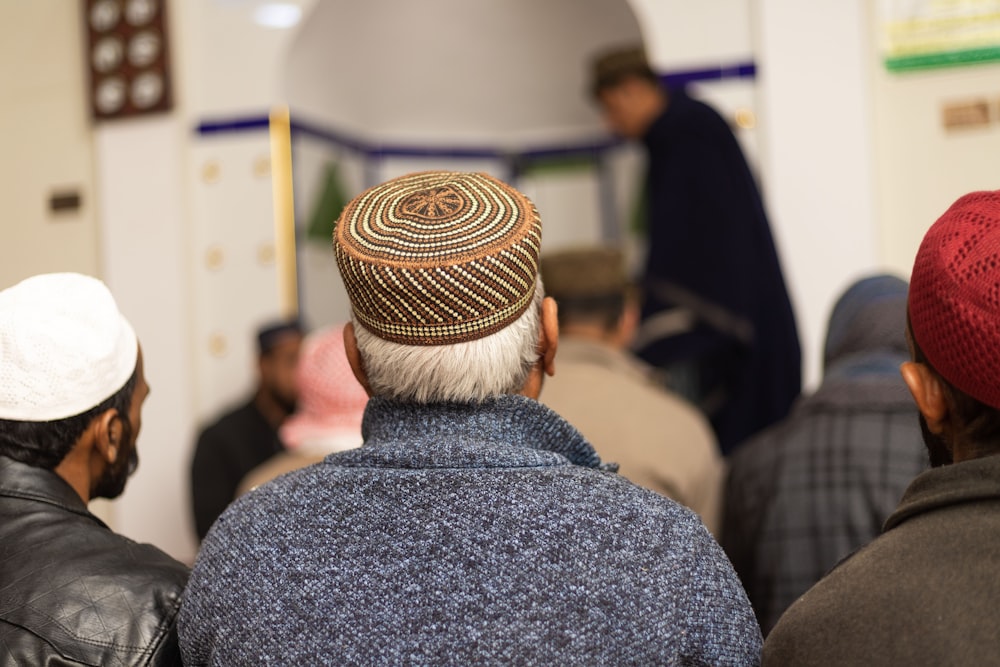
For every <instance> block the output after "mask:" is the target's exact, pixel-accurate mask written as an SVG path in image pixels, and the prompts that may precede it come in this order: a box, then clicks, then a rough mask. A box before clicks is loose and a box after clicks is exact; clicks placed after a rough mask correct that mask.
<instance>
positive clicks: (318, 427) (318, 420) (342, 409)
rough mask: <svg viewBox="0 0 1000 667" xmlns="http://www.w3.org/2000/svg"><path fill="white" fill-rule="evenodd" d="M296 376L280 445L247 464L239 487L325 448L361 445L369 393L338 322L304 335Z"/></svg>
mask: <svg viewBox="0 0 1000 667" xmlns="http://www.w3.org/2000/svg"><path fill="white" fill-rule="evenodd" d="M295 379H296V384H297V386H298V389H299V400H298V405H297V407H296V409H295V414H293V415H292V416H291V417H289V418H288V419H287V420H286V421H285V423H284V424H283V425H282V427H281V429H280V431H279V435H280V436H281V441H282V443H284V445H285V450H284V451H282V452H279V453H277V454H275V455H274V456H272V457H271V458H270V459H268V460H267V461H265V462H264V463H262V464H261V465H259V466H257V467H256V468H254V469H253V470H251V471H250V473H249V474H247V476H246V477H245V478H244V479H243V482H242V483H241V484H240V492H241V493H243V492H246V491H249V490H250V489H253V488H255V487H257V486H260V485H261V484H263V483H264V482H267V481H269V480H272V479H274V478H275V477H277V476H278V475H282V474H284V473H286V472H289V471H291V470H295V469H297V468H301V467H303V466H307V465H309V464H310V463H316V462H318V461H321V460H322V459H323V458H324V457H325V456H326V455H327V454H332V453H333V452H342V451H344V450H346V449H353V448H355V447H359V446H361V442H362V438H361V419H362V417H363V416H364V413H365V405H367V404H368V394H367V393H366V392H365V389H364V387H362V386H361V385H360V384H359V383H358V381H357V379H356V378H355V377H354V373H353V372H352V371H351V366H350V364H348V363H347V356H346V354H345V352H344V325H343V324H338V325H335V326H331V327H328V328H326V329H323V330H321V331H318V332H315V333H312V334H309V336H307V337H306V339H305V342H303V344H302V353H301V355H300V356H299V363H298V366H297V367H296V371H295Z"/></svg>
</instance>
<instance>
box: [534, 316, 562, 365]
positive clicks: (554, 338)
mask: <svg viewBox="0 0 1000 667" xmlns="http://www.w3.org/2000/svg"><path fill="white" fill-rule="evenodd" d="M540 334H541V335H540V336H539V339H538V346H539V349H538V352H539V354H540V355H541V357H542V369H543V370H544V371H545V374H546V375H548V376H550V377H551V376H552V375H555V372H556V349H558V347H559V306H558V304H556V300H555V299H553V298H552V297H550V296H547V297H545V298H544V299H542V317H541V332H540Z"/></svg>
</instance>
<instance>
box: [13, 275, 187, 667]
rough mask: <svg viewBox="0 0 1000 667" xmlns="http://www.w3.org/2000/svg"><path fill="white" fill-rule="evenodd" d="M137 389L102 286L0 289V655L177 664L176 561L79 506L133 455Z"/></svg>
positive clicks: (119, 475)
mask: <svg viewBox="0 0 1000 667" xmlns="http://www.w3.org/2000/svg"><path fill="white" fill-rule="evenodd" d="M148 394H149V387H148V386H147V384H146V379H145V377H144V375H143V368H142V355H141V353H140V351H139V347H138V343H137V341H136V337H135V333H134V332H133V330H132V327H131V326H130V325H129V323H128V322H127V321H126V320H125V318H124V317H123V316H122V315H121V314H120V313H119V312H118V308H117V306H116V305H115V302H114V299H113V298H112V296H111V294H110V293H109V292H108V290H107V288H106V287H105V286H104V284H103V283H101V282H100V281H98V280H96V279H94V278H90V277H87V276H82V275H79V274H70V273H64V274H48V275H40V276H35V277H33V278H29V279H27V280H25V281H23V282H21V283H19V284H17V285H15V286H14V287H10V288H8V289H6V290H3V291H2V292H0V663H3V664H5V665H7V664H11V665H52V666H55V665H179V664H180V653H179V651H178V647H177V631H176V618H177V610H178V607H179V606H180V599H181V591H182V589H183V587H184V584H185V581H186V580H187V575H188V570H187V568H186V567H185V566H184V565H182V564H181V563H178V562H177V561H175V560H174V559H172V558H170V557H169V556H167V555H166V554H165V553H163V552H162V551H160V550H159V549H156V548H155V547H152V546H150V545H148V544H136V543H135V542H133V541H131V540H129V539H127V538H125V537H122V536H120V535H116V534H115V533H113V532H111V530H110V529H109V528H108V527H107V526H106V525H105V524H104V523H103V522H102V521H101V520H100V519H98V518H97V517H96V516H94V515H93V514H91V513H90V512H88V511H87V503H89V502H90V500H91V499H92V498H99V497H100V498H116V497H118V495H119V494H121V492H122V490H123V489H124V488H125V482H126V480H127V479H128V476H129V475H130V474H131V473H132V472H133V471H134V470H135V468H136V466H137V465H138V456H137V453H136V439H137V438H138V436H139V428H140V426H141V418H140V411H141V408H142V404H143V401H144V400H145V399H146V396H147V395H148Z"/></svg>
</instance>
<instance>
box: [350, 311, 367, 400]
mask: <svg viewBox="0 0 1000 667" xmlns="http://www.w3.org/2000/svg"><path fill="white" fill-rule="evenodd" d="M344 351H345V352H346V353H347V363H349V364H350V365H351V371H352V372H353V373H354V377H355V378H357V380H358V382H359V383H360V384H361V386H362V387H364V389H365V393H367V394H368V397H369V398H371V395H372V388H371V387H370V386H369V385H368V374H367V373H365V364H364V361H363V360H362V359H361V351H360V350H358V339H357V337H355V335H354V323H353V322H348V323H347V324H345V325H344Z"/></svg>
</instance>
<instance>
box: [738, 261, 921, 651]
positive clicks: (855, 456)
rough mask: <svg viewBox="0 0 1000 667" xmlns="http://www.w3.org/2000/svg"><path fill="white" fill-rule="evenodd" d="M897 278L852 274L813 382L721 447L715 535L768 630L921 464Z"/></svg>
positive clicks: (863, 539) (865, 533)
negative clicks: (905, 371) (735, 446)
mask: <svg viewBox="0 0 1000 667" xmlns="http://www.w3.org/2000/svg"><path fill="white" fill-rule="evenodd" d="M906 294H907V284H906V282H905V281H903V280H900V279H899V278H897V277H895V276H890V275H876V276H870V277H866V278H863V279H861V280H858V281H856V282H855V283H854V284H852V285H851V286H850V287H849V288H848V289H847V290H846V291H845V292H844V294H843V295H842V296H841V297H840V298H839V299H838V300H837V303H836V305H835V306H834V308H833V312H832V314H831V315H830V322H829V326H828V328H827V335H826V345H825V350H824V375H823V383H822V384H821V385H820V387H819V389H817V390H816V391H815V392H814V393H813V394H812V395H811V396H808V397H806V398H803V399H802V400H800V401H799V402H798V403H797V404H796V406H795V408H794V409H793V410H792V413H791V414H790V415H789V416H788V417H787V418H786V419H785V420H784V421H783V422H781V423H780V424H777V425H775V426H773V427H771V428H769V429H767V430H766V431H764V432H763V433H761V434H759V435H758V436H757V437H755V438H754V439H753V440H751V441H750V442H748V443H746V444H745V445H743V446H742V447H740V448H739V450H737V451H736V452H735V453H734V454H733V455H732V457H731V458H730V462H729V463H730V465H729V481H728V484H727V487H726V502H725V520H724V523H723V531H722V540H721V542H722V546H723V547H724V548H725V549H726V553H728V554H729V558H730V560H732V562H733V566H734V567H735V568H736V571H737V572H738V573H739V575H740V578H741V579H742V580H743V586H744V587H745V588H746V591H747V596H748V597H749V598H750V602H751V603H752V604H753V606H754V611H755V612H756V613H757V620H758V621H760V624H761V629H762V630H763V631H764V634H765V635H766V634H767V633H768V632H769V631H770V630H771V628H772V627H774V624H775V623H776V622H777V621H778V617H780V616H781V614H782V613H783V612H784V611H785V609H787V608H788V606H789V605H790V604H791V603H792V602H794V601H795V599H796V598H797V597H799V596H800V595H802V594H803V593H804V592H806V590H807V589H808V588H809V587H810V586H812V585H813V584H815V583H816V582H817V581H819V579H820V578H821V577H822V576H823V575H824V574H826V573H827V572H828V571H829V570H830V568H832V567H833V566H834V565H836V564H837V562H839V561H840V560H841V559H842V558H844V557H845V556H847V555H848V554H850V553H851V552H853V551H854V550H855V549H858V548H859V547H861V546H864V545H865V544H867V543H868V542H870V541H871V540H873V539H874V538H875V537H877V536H878V534H879V533H880V532H881V530H882V524H883V523H884V522H885V520H886V519H887V518H888V517H889V515H890V514H891V513H892V511H893V510H894V509H895V508H896V505H897V504H898V503H899V499H900V497H901V496H902V495H903V491H905V490H906V487H907V486H908V485H909V483H910V481H912V480H913V478H914V477H915V476H916V475H917V474H919V473H920V472H921V471H923V470H924V469H925V468H926V467H927V456H926V454H924V453H923V451H922V449H921V447H920V446H919V442H920V429H919V427H918V425H917V411H916V408H915V407H914V406H913V399H912V398H911V397H910V394H909V392H908V391H907V388H906V384H905V383H904V382H903V378H902V377H900V374H899V366H900V364H902V363H903V362H905V361H906V360H907V358H908V353H907V348H906V337H905V335H904V332H905V329H906Z"/></svg>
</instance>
